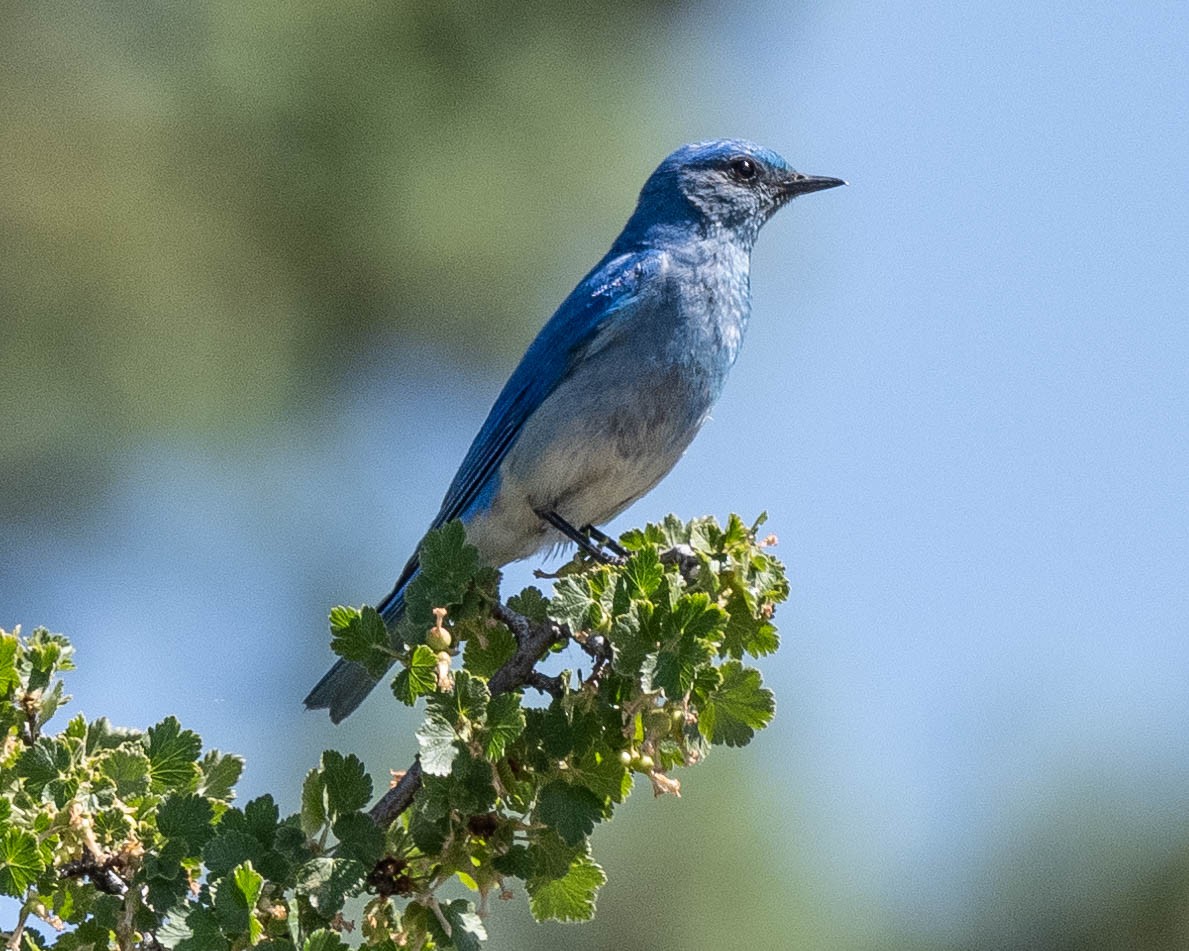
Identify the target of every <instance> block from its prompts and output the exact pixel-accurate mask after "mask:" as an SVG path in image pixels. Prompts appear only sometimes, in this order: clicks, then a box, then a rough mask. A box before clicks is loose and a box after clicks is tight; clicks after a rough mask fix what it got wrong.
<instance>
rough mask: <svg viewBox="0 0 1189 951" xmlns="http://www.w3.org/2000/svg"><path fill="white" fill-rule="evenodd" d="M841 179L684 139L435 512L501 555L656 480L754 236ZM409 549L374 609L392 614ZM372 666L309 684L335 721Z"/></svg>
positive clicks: (730, 345) (715, 355) (698, 399)
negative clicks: (784, 210) (793, 203)
mask: <svg viewBox="0 0 1189 951" xmlns="http://www.w3.org/2000/svg"><path fill="white" fill-rule="evenodd" d="M844 184H846V183H845V182H843V181H842V180H841V179H837V178H824V177H817V176H811V175H803V174H801V173H800V172H796V171H793V169H792V168H790V167H789V165H788V163H787V162H786V161H785V160H784V159H783V158H781V157H780V156H779V155H777V154H776V153H775V152H772V151H770V150H768V149H765V148H761V147H760V146H758V145H755V144H753V143H751V142H745V141H741V140H736V139H718V140H714V141H710V142H700V143H697V144H693V145H685V146H682V147H681V148H679V149H678V150H677V151H675V152H674V153H673V154H672V155H670V156H669V157H668V158H666V159H665V160H664V161H663V162H661V164H660V166H659V167H658V168H657V169H656V171H655V172H653V173H652V175H651V176H650V177H649V178H648V181H647V182H645V183H644V188H643V189H642V190H641V192H640V199H639V202H638V203H637V205H636V210H635V212H634V213H633V214H632V216H631V218H630V219H629V220H628V223H627V225H626V226H625V227H624V229H623V233H622V234H620V236H619V237H618V238H616V240H615V243H614V244H613V245H612V246H611V250H610V251H608V252H607V255H606V256H605V257H604V258H603V259H602V260H601V261H600V262H599V263H598V264H596V265H595V267H594V270H592V271H591V272H590V273H589V274H588V275H587V276H586V277H585V278H583V280H582V282H581V283H580V284H579V285H578V286H577V287H576V288H574V290H573V292H572V293H571V294H570V296H569V297H567V298H566V299H565V301H564V302H563V303H562V305H561V306H560V307H559V308H558V309H557V312H556V313H555V314H554V315H553V317H552V318H550V320H549V322H548V323H547V324H546V325H545V326H544V328H543V329H542V330H541V332H540V333H539V334H538V335H537V338H536V340H534V341H533V342H532V344H531V345H530V346H529V348H528V352H527V353H525V355H524V358H523V359H522V360H521V361H520V365H519V366H518V367H517V368H516V370H515V371H514V372H513V374H512V376H511V378H510V379H509V380H508V382H507V384H506V385H505V386H504V389H503V391H502V392H501V393H500V395H499V398H498V399H497V400H496V401H495V405H494V406H493V407H492V408H491V412H490V413H489V414H488V416H487V420H486V422H484V423H483V428H482V429H480V430H479V435H478V436H476V437H475V441H474V442H473V443H472V444H471V448H470V450H469V451H468V452H467V454H466V458H464V459H463V461H462V465H461V466H460V467H459V470H458V473H457V474H456V475H455V476H454V481H453V482H452V483H451V484H450V488H449V490H448V491H447V492H446V497H445V499H444V500H443V501H442V507H441V510H440V511H439V512H438V514H437V516H436V517H435V518H434V520H433V525H432V526H431V528H437V527H438V526H440V525H442V524H444V523H446V522H448V521H451V520H452V519H458V520H459V521H461V522H462V523H463V525H464V526H465V527H466V535H467V541H468V542H470V543H471V544H473V545H474V546H475V547H476V548H478V550H479V553H480V554H481V555H482V557H483V559H484V560H485V561H486V562H487V563H488V564H491V565H495V566H499V565H503V564H506V563H508V562H511V561H517V560H518V559H521V558H526V557H528V556H529V555H531V554H533V553H534V552H537V551H540V550H541V549H542V548H545V547H547V546H550V545H555V544H561V543H564V541H565V540H567V539H568V540H571V541H577V542H579V543H583V542H585V541H586V535H584V534H583V530H585V531H586V532H587V533H589V532H590V530H592V529H593V527H594V526H597V525H600V524H602V523H604V522H606V521H608V520H609V519H611V518H613V517H614V516H616V515H618V514H619V513H620V512H622V511H623V510H624V509H626V508H627V507H628V506H629V505H631V504H632V503H633V502H635V501H636V500H637V499H638V498H640V497H641V496H642V495H644V494H645V493H646V492H648V491H649V489H651V488H652V487H653V486H655V485H656V484H657V483H658V482H659V481H660V480H661V479H662V478H663V477H664V476H665V474H666V473H668V471H669V470H670V469H671V468H673V466H674V464H675V463H676V462H677V460H678V459H679V458H681V455H682V453H684V452H685V449H686V447H687V446H688V445H689V444H690V441H691V440H692V439H693V438H694V436H695V435H696V434H697V432H698V429H699V428H700V427H701V425H702V423H704V422H705V421H706V418H707V416H708V415H709V413H710V408H711V407H712V406H713V405H714V402H715V400H716V399H717V398H718V395H719V393H720V392H721V390H722V387H723V382H724V381H725V380H726V376H727V371H728V370H730V368H731V365H732V364H733V363H734V362H735V357H736V355H737V354H738V352H739V345H740V343H741V341H742V339H743V332H744V330H745V329H746V327H747V320H748V316H749V314H750V311H751V296H750V279H749V270H750V265H751V249H752V245H753V244H754V243H755V240H756V236H757V234H758V233H759V230H760V228H761V227H762V226H763V224H764V222H766V221H767V220H768V219H769V218H770V217H771V216H772V215H773V213H775V212H776V211H777V209H779V208H780V207H782V206H783V205H785V204H787V203H788V202H789V201H790V200H791V199H793V198H795V197H796V196H798V195H803V194H806V193H807V192H814V191H820V190H821V189H823V188H833V187H835V186H836V185H844ZM417 571H418V561H417V555H416V554H414V555H413V557H412V558H411V559H410V560H409V563H408V564H407V565H405V569H404V571H402V572H401V574H400V577H399V578H398V579H397V582H396V585H395V587H394V588H393V589H392V592H391V593H390V594H389V595H388V596H387V597H386V598H385V599H384V600H383V601H381V602H380V604H379V605H378V606H377V609H378V610H379V612H380V615H381V616H382V617H383V618H384V621H385V623H387V624H388V625H389V627H391V626H392V625H394V624H395V623H396V622H397V621H398V620H399V619H400V617H401V615H402V614H403V612H404V591H405V587H406V586H407V585H408V584H409V582H410V581H411V580H412V579H413V578H415V577H416V576H417ZM375 684H376V681H375V680H374V679H372V678H371V677H370V676H369V675H368V673H367V671H365V670H364V669H363V668H362V667H360V666H359V665H358V664H354V663H351V662H349V661H343V660H340V661H339V662H338V663H337V664H335V665H334V667H333V668H331V670H330V672H329V673H327V674H326V676H325V677H323V678H322V679H321V680H320V681H319V682H318V685H317V686H316V687H314V689H313V690H311V691H310V695H309V696H308V697H306V700H305V704H306V706H307V707H309V708H310V709H324V708H328V709H329V710H330V718H331V719H332V720H333V721H334V722H335V723H338V722H339V721H340V720H342V719H343V718H344V717H346V716H347V715H349V714H350V713H351V712H352V711H353V710H355V708H356V707H358V706H359V704H360V703H361V702H362V701H363V699H364V697H366V696H367V694H368V692H369V691H370V690H371V689H372V687H374V686H375Z"/></svg>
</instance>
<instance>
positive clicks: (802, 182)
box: [781, 172, 846, 198]
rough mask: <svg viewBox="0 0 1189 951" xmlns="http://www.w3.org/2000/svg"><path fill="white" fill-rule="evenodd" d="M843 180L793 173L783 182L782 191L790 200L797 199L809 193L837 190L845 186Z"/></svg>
mask: <svg viewBox="0 0 1189 951" xmlns="http://www.w3.org/2000/svg"><path fill="white" fill-rule="evenodd" d="M845 184H846V182H844V181H843V180H842V179H841V178H827V177H826V176H824V175H802V174H801V173H800V172H792V173H791V174H790V175H789V176H788V178H786V179H785V180H784V181H783V182H781V190H782V191H783V192H784V194H785V195H786V196H788V197H789V198H796V197H797V196H798V195H807V194H809V192H820V191H821V190H822V189H823V188H837V187H838V186H839V185H845Z"/></svg>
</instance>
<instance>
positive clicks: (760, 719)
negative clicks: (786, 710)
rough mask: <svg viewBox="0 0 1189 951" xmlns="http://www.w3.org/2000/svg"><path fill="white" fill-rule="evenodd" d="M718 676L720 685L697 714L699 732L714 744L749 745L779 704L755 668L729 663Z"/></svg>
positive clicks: (731, 661)
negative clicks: (762, 682) (764, 685)
mask: <svg viewBox="0 0 1189 951" xmlns="http://www.w3.org/2000/svg"><path fill="white" fill-rule="evenodd" d="M719 673H720V674H721V676H722V681H721V683H720V684H719V685H718V687H717V688H716V689H715V690H714V691H712V692H711V693H710V696H709V697H708V698H707V700H706V702H705V704H704V705H703V706H702V709H701V710H700V711H699V713H698V730H699V731H700V732H701V734H702V736H704V737H706V739H707V740H709V741H710V742H711V743H725V744H726V745H727V746H746V745H747V744H748V743H749V742H751V738H752V737H753V736H754V735H755V731H756V730H760V729H763V728H764V727H765V726H767V725H768V723H769V722H771V720H772V716H773V714H774V713H775V712H776V701H775V699H774V698H773V696H772V691H770V690H767V689H765V688H764V687H763V686H761V679H760V672H759V671H758V670H756V669H755V668H753V667H744V666H743V665H742V664H741V663H739V661H737V660H728V661H727V662H726V663H725V664H723V665H722V667H720V668H719Z"/></svg>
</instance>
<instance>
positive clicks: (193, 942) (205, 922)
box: [100, 899, 231, 951]
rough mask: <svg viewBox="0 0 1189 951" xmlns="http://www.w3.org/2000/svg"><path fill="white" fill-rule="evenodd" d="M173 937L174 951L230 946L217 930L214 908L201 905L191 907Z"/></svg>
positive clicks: (216, 950) (216, 949) (218, 950)
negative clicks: (175, 942)
mask: <svg viewBox="0 0 1189 951" xmlns="http://www.w3.org/2000/svg"><path fill="white" fill-rule="evenodd" d="M224 900H225V901H226V900H227V899H224ZM174 937H175V940H177V944H175V945H174V951H227V949H229V948H230V947H231V944H230V942H229V941H228V940H227V939H226V938H225V937H224V936H223V934H222V932H221V931H220V930H219V917H218V915H217V914H216V913H215V910H214V909H213V908H210V907H207V906H203V905H200V906H197V907H193V908H191V910H190V912H189V913H188V914H187V915H186V919H185V925H184V926H182V927H178V928H177V929H176V931H175V935H174ZM100 947H102V945H101V946H100Z"/></svg>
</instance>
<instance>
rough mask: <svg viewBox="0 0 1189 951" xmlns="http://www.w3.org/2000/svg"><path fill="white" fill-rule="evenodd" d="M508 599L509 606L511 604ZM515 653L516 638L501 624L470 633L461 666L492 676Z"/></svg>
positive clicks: (475, 672)
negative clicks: (476, 632)
mask: <svg viewBox="0 0 1189 951" xmlns="http://www.w3.org/2000/svg"><path fill="white" fill-rule="evenodd" d="M511 600H514V599H509V607H510V606H511V603H510V602H511ZM515 653H516V638H515V637H513V636H512V632H511V631H509V630H508V629H507V628H506V627H504V626H503V625H502V624H498V625H495V626H494V627H486V628H484V629H483V631H482V634H472V635H471V636H470V637H468V638H467V641H466V647H465V648H464V649H463V657H462V661H463V667H464V668H465V669H466V670H469V671H470V672H471V673H472V674H474V675H475V676H477V677H488V678H490V677H492V676H493V675H494V674H495V672H496V671H497V670H499V669H500V668H501V667H503V666H504V664H506V663H507V662H508V661H509V660H511V659H512V655H513V654H515Z"/></svg>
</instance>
